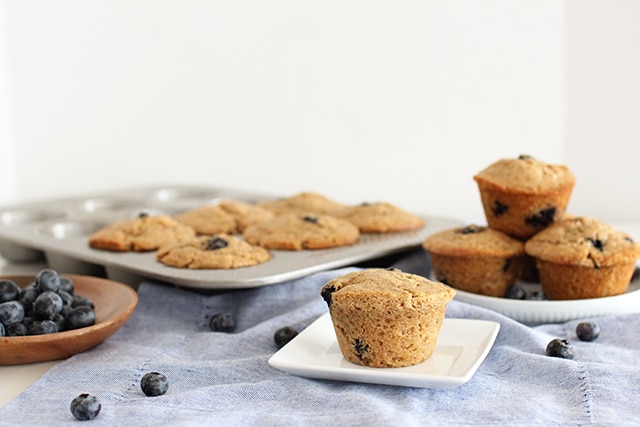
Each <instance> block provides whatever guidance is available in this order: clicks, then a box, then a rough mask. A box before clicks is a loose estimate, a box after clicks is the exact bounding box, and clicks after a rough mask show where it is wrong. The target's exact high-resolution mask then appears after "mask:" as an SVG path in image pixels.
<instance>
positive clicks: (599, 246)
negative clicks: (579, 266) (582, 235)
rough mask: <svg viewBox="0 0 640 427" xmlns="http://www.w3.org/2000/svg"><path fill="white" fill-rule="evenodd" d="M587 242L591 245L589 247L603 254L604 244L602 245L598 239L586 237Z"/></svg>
mask: <svg viewBox="0 0 640 427" xmlns="http://www.w3.org/2000/svg"><path fill="white" fill-rule="evenodd" d="M587 240H588V241H589V243H591V245H592V246H593V247H594V248H596V249H597V250H599V251H600V252H604V243H602V240H600V239H592V238H591V237H587Z"/></svg>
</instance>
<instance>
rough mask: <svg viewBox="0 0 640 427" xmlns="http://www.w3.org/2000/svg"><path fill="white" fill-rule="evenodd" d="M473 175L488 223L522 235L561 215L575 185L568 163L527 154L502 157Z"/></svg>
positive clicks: (529, 234)
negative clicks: (538, 158)
mask: <svg viewBox="0 0 640 427" xmlns="http://www.w3.org/2000/svg"><path fill="white" fill-rule="evenodd" d="M473 179H474V180H475V181H476V183H477V185H478V189H479V191H480V198H481V200H482V206H483V208H484V213H485V216H486V219H487V224H488V225H489V227H491V228H494V229H496V230H500V231H502V232H504V233H506V234H508V235H509V236H512V237H517V238H520V239H528V238H529V237H531V236H533V235H534V234H536V233H537V232H539V231H541V230H543V229H544V228H545V227H548V226H549V225H551V224H553V223H554V222H556V221H558V220H560V219H562V216H563V214H564V212H565V210H566V208H567V205H568V204H569V199H570V198H571V193H572V191H573V187H574V186H575V177H574V175H573V173H571V171H570V170H569V168H568V167H567V166H564V165H551V164H547V163H545V162H542V161H540V160H536V159H534V158H533V157H531V156H526V155H522V156H520V157H518V158H516V159H501V160H499V161H497V162H495V163H493V164H491V165H490V166H488V167H487V168H485V169H484V170H482V171H481V172H479V173H478V174H476V175H475V176H474V177H473Z"/></svg>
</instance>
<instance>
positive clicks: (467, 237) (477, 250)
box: [422, 224, 524, 297]
mask: <svg viewBox="0 0 640 427" xmlns="http://www.w3.org/2000/svg"><path fill="white" fill-rule="evenodd" d="M422 246H423V247H424V248H425V249H426V250H427V251H429V254H430V255H431V264H432V267H433V275H434V277H435V278H436V279H437V280H439V281H441V282H443V283H446V284H448V285H450V286H453V287H454V288H456V289H459V290H462V291H465V292H472V293H475V294H481V295H487V296H492V297H503V296H504V295H505V292H506V291H507V289H508V288H509V286H511V285H513V284H514V283H515V282H516V280H517V279H518V277H519V276H520V273H521V271H522V267H523V262H524V259H523V257H524V244H523V243H522V242H521V241H519V240H517V239H514V238H512V237H510V236H507V235H506V234H505V233H503V232H501V231H498V230H493V229H491V228H488V227H484V226H477V225H473V224H472V225H467V226H465V227H456V228H450V229H447V230H444V231H441V232H439V233H436V234H432V235H431V236H429V237H427V238H426V240H425V241H424V242H423V243H422Z"/></svg>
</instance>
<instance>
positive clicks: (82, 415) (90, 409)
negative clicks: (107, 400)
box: [69, 393, 102, 421]
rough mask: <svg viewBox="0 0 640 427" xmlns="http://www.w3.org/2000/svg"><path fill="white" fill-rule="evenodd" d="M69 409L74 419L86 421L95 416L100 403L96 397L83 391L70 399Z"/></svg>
mask: <svg viewBox="0 0 640 427" xmlns="http://www.w3.org/2000/svg"><path fill="white" fill-rule="evenodd" d="M69 409H71V413H72V414H73V416H74V417H75V418H76V419H78V420H80V421H86V420H93V419H94V418H95V417H97V416H98V414H99V413H100V409H102V405H101V404H100V400H98V398H97V397H95V396H92V395H90V394H88V393H83V394H81V395H79V396H77V397H76V398H75V399H73V400H72V401H71V405H70V406H69Z"/></svg>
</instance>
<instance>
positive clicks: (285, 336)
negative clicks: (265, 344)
mask: <svg viewBox="0 0 640 427" xmlns="http://www.w3.org/2000/svg"><path fill="white" fill-rule="evenodd" d="M296 335H298V331H296V330H295V329H293V328H292V327H291V326H285V327H283V328H280V329H278V330H277V331H276V333H275V334H274V335H273V339H274V340H275V342H276V345H277V346H278V347H279V348H280V347H283V346H284V345H285V344H286V343H288V342H289V341H291V340H292V339H294V338H295V337H296Z"/></svg>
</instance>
